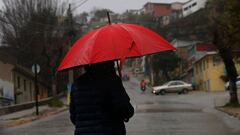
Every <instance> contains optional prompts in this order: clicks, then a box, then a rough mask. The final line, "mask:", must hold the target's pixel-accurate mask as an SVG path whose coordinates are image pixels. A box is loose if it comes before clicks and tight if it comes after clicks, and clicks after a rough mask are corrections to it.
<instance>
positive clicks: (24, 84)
mask: <svg viewBox="0 0 240 135" xmlns="http://www.w3.org/2000/svg"><path fill="white" fill-rule="evenodd" d="M23 89H24V91H26V90H27V87H26V80H23Z"/></svg>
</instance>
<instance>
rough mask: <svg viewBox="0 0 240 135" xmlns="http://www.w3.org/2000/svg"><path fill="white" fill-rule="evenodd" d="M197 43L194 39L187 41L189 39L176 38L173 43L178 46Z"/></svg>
mask: <svg viewBox="0 0 240 135" xmlns="http://www.w3.org/2000/svg"><path fill="white" fill-rule="evenodd" d="M193 43H195V42H194V41H187V40H178V39H174V40H173V41H172V42H171V44H172V45H173V46H174V47H176V48H181V47H188V46H191V45H193Z"/></svg>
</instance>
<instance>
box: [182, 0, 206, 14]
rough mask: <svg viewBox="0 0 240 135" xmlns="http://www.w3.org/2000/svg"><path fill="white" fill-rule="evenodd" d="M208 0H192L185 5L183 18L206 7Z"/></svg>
mask: <svg viewBox="0 0 240 135" xmlns="http://www.w3.org/2000/svg"><path fill="white" fill-rule="evenodd" d="M206 2H207V0H190V1H189V2H187V3H185V4H184V5H183V17H186V16H188V15H190V14H192V13H194V12H196V11H198V10H200V9H202V8H204V7H205V5H206Z"/></svg>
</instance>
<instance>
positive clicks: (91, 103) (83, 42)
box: [58, 14, 176, 135]
mask: <svg viewBox="0 0 240 135" xmlns="http://www.w3.org/2000/svg"><path fill="white" fill-rule="evenodd" d="M108 18H109V24H108V25H106V26H103V27H100V28H98V29H95V30H93V31H90V32H89V33H87V34H85V35H84V36H83V37H81V38H80V39H78V40H77V41H76V42H75V43H74V44H73V46H72V47H71V49H70V50H69V51H68V53H67V54H66V55H65V57H64V59H63V60H62V62H61V64H60V65H59V67H58V71H63V70H67V69H71V68H76V67H78V66H84V67H85V69H86V73H85V74H84V75H82V76H80V77H79V78H78V79H76V80H75V82H74V83H73V85H72V91H71V103H70V118H71V121H72V123H73V124H74V125H75V127H76V130H75V135H125V134H126V130H125V126H124V122H127V121H128V120H129V119H130V118H131V117H132V116H133V114H134V109H133V107H132V105H131V104H130V98H129V97H128V95H127V93H126V91H125V89H124V87H123V85H122V80H121V78H122V76H121V69H122V67H123V63H124V60H125V59H126V58H132V57H141V56H144V55H148V54H153V53H158V52H162V51H171V50H176V48H174V47H173V46H172V45H171V44H170V43H169V42H167V41H166V40H165V39H163V38H162V37H161V36H160V35H158V34H157V33H155V32H153V31H151V30H150V29H147V28H145V27H143V26H139V25H135V24H111V22H110V17H109V14H108ZM113 61H120V66H119V64H118V62H117V65H118V73H119V76H118V75H117V74H116V72H115V70H114V62H113Z"/></svg>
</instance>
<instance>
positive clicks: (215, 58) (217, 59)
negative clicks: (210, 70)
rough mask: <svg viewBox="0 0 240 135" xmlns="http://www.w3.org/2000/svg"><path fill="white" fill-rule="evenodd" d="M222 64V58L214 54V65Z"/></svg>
mask: <svg viewBox="0 0 240 135" xmlns="http://www.w3.org/2000/svg"><path fill="white" fill-rule="evenodd" d="M219 64H221V58H220V57H219V56H217V55H216V56H213V66H217V65H219Z"/></svg>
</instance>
